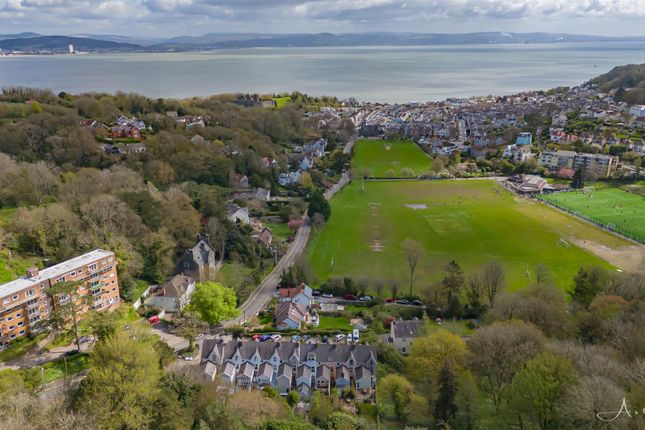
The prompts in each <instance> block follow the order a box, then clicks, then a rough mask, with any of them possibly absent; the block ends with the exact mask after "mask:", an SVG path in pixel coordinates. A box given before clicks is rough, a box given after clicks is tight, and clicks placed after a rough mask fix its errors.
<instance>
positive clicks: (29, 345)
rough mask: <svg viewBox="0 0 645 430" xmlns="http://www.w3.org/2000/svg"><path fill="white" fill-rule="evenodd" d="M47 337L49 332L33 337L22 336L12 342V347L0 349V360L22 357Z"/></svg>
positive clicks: (5, 360)
mask: <svg viewBox="0 0 645 430" xmlns="http://www.w3.org/2000/svg"><path fill="white" fill-rule="evenodd" d="M45 337H47V333H41V334H39V335H37V336H35V337H33V338H30V337H21V338H18V339H16V340H14V341H13V342H12V343H11V347H9V348H7V349H4V350H2V351H0V362H7V361H11V360H15V359H16V358H19V357H22V356H23V355H24V354H26V353H28V352H29V351H32V350H34V349H36V348H37V347H38V342H40V341H41V340H43V339H44V338H45Z"/></svg>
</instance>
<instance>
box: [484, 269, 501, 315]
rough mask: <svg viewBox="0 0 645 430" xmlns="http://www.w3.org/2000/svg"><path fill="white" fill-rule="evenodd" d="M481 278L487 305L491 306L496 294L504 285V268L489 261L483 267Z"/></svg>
mask: <svg viewBox="0 0 645 430" xmlns="http://www.w3.org/2000/svg"><path fill="white" fill-rule="evenodd" d="M483 276H484V280H485V283H486V290H487V291H486V292H487V295H488V303H489V304H490V305H491V306H492V305H493V302H494V301H495V296H496V295H497V292H498V291H499V290H501V289H502V288H503V287H504V284H505V283H506V273H505V272H504V267H502V265H501V264H500V263H499V262H498V261H495V260H491V261H489V262H488V263H486V265H485V266H484V271H483Z"/></svg>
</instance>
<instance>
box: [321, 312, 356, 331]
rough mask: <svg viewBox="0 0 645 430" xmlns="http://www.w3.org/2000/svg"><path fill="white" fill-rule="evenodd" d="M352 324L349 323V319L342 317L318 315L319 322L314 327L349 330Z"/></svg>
mask: <svg viewBox="0 0 645 430" xmlns="http://www.w3.org/2000/svg"><path fill="white" fill-rule="evenodd" d="M351 329H352V326H351V325H350V324H349V320H348V319H347V318H344V317H329V316H325V315H320V324H319V325H318V327H316V330H339V331H343V332H347V331H350V330H351Z"/></svg>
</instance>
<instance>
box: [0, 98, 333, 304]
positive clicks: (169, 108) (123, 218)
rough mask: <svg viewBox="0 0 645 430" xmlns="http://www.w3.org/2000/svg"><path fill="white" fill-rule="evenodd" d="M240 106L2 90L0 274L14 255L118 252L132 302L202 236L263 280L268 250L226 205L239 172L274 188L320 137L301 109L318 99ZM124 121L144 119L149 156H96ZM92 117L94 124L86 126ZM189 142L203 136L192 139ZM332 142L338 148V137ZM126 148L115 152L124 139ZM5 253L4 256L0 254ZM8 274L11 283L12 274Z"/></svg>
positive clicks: (52, 257)
mask: <svg viewBox="0 0 645 430" xmlns="http://www.w3.org/2000/svg"><path fill="white" fill-rule="evenodd" d="M235 98H236V95H233V94H231V95H222V96H214V97H207V98H193V99H188V100H165V99H149V98H146V97H143V96H140V95H136V94H123V93H117V94H81V95H72V94H68V93H60V94H54V93H52V92H50V91H47V90H36V89H27V88H7V89H5V90H4V91H3V93H2V94H0V215H1V216H0V253H1V254H0V255H2V257H3V258H2V260H1V261H0V268H2V266H3V265H4V266H7V267H8V266H16V267H20V266H21V264H19V260H18V259H19V258H21V257H23V258H28V259H30V260H31V261H34V260H35V261H36V262H37V263H38V265H40V266H44V265H45V262H46V264H47V265H51V264H54V263H56V262H59V261H63V260H65V259H67V258H70V257H72V256H75V255H78V254H80V253H82V252H85V251H88V250H91V249H94V248H97V247H102V248H106V249H110V250H113V251H114V252H115V253H116V255H117V258H118V262H119V266H118V267H119V276H120V284H121V288H122V295H123V297H124V298H125V299H126V300H135V299H136V297H135V291H134V289H135V285H136V283H137V282H138V280H144V281H145V282H148V283H158V282H161V281H163V280H164V279H165V278H166V277H167V276H168V275H170V274H171V273H172V271H173V270H174V267H175V263H176V260H177V258H178V256H179V255H180V254H181V253H182V252H184V250H186V249H187V248H190V247H192V246H193V245H194V244H195V242H196V238H197V237H198V235H203V236H208V237H209V239H210V241H211V243H212V245H213V247H214V249H217V250H218V251H219V250H223V253H224V255H219V257H220V258H221V257H223V258H225V259H227V260H230V261H237V262H240V263H243V264H244V265H246V266H248V267H250V268H252V269H257V270H258V273H261V272H262V271H263V270H264V269H263V268H262V267H261V266H262V264H263V260H264V259H266V258H267V257H271V256H270V254H269V253H268V252H269V251H268V250H267V249H266V247H263V246H262V245H261V244H259V243H258V242H257V241H256V240H252V239H251V229H250V228H249V227H248V226H245V225H236V224H234V223H231V222H230V221H229V220H228V219H227V217H226V204H227V202H228V201H230V200H231V199H232V193H233V192H234V191H235V186H236V181H239V178H241V177H243V176H246V177H247V178H248V183H249V187H252V188H257V187H262V188H265V189H267V190H271V191H272V192H273V194H274V195H275V194H277V193H278V192H279V189H278V175H279V173H280V172H282V171H285V170H286V169H287V168H288V159H287V154H288V152H289V151H290V148H291V147H293V146H296V145H302V144H304V143H306V142H308V141H311V140H313V139H315V138H318V137H320V134H319V132H318V130H317V129H316V128H315V127H313V126H310V125H309V124H307V123H306V119H305V116H304V115H303V113H304V110H305V109H306V108H308V107H310V106H311V105H312V104H317V103H321V101H320V100H319V99H315V98H308V97H307V96H304V95H301V94H293V95H292V100H294V102H293V103H291V104H288V105H287V106H285V107H283V108H281V109H262V108H244V107H241V106H239V105H237V104H235V103H234V100H235ZM168 112H173V113H174V117H173V116H169V115H168ZM120 115H125V116H128V117H136V118H137V119H138V120H143V121H144V122H145V124H146V128H145V129H144V130H142V134H143V138H142V144H143V145H145V149H146V150H145V152H130V153H123V154H117V155H115V154H112V153H110V152H107V151H105V150H103V149H102V145H104V144H105V143H106V142H108V143H114V142H111V141H110V140H109V138H108V136H109V133H110V126H111V125H112V124H113V123H114V121H115V119H116V118H117V117H119V116H120ZM177 117H179V118H200V119H202V120H203V121H204V126H199V127H194V128H188V127H186V126H185V125H184V124H183V123H182V122H181V121H178V120H177ZM92 121H95V122H96V123H97V124H101V126H97V127H87V126H83V125H81V124H87V123H88V122H92ZM196 135H199V140H191V139H192V138H193V137H195V136H196ZM327 137H329V138H330V141H331V144H332V145H333V137H334V136H332V135H327ZM124 140H126V142H124V143H118V142H117V143H115V146H118V147H124V146H125V145H127V144H128V143H129V142H128V141H127V139H124ZM331 147H332V148H333V146H331ZM266 160H273V161H272V162H270V163H269V162H267V161H266ZM314 173H315V172H314ZM321 176H322V174H319V175H318V176H316V175H315V174H313V178H314V181H313V182H312V183H311V184H310V185H311V186H312V187H313V186H314V185H315V184H316V183H317V184H319V183H320V180H321ZM310 182H311V181H310ZM240 204H243V205H245V206H248V207H249V209H250V210H251V212H252V213H253V214H254V215H262V214H264V213H265V212H266V211H267V210H268V208H267V207H266V205H262V204H258V203H256V202H253V201H250V202H241V203H240ZM303 209H304V208H303V207H299V206H298V202H295V203H294V204H293V205H291V204H289V205H286V206H285V207H284V208H283V210H281V213H282V214H283V215H282V216H283V217H284V218H286V220H285V222H286V221H288V219H289V217H290V216H292V215H294V214H298V213H302V210H303ZM276 210H277V209H276ZM9 251H10V254H9ZM220 253H221V252H220ZM8 255H11V259H8V258H7V259H5V258H4V257H7V256H8ZM16 261H18V262H17V263H15V264H13V262H16ZM20 270H22V269H20ZM0 272H2V270H0ZM14 272H15V273H13V276H17V275H21V274H22V271H21V272H20V273H18V272H17V271H14ZM0 274H2V273H0ZM3 276H4V279H3V281H7V280H9V279H10V278H11V276H12V273H6V272H5V273H4V275H3Z"/></svg>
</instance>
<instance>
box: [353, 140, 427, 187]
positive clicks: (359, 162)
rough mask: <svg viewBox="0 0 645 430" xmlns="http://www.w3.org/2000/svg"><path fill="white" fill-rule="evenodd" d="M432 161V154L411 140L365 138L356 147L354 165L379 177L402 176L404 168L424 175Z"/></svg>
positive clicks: (361, 170) (359, 170) (414, 173)
mask: <svg viewBox="0 0 645 430" xmlns="http://www.w3.org/2000/svg"><path fill="white" fill-rule="evenodd" d="M431 163H432V159H431V158H430V156H429V155H428V154H426V153H425V152H423V151H422V150H421V149H420V148H419V147H418V146H417V145H416V144H415V143H414V142H412V141H410V140H368V139H363V140H359V141H357V142H356V146H355V147H354V160H353V167H354V168H355V169H356V170H357V171H358V172H359V174H360V173H361V172H363V171H364V170H367V171H369V175H370V176H374V177H377V178H385V177H394V178H402V177H404V176H405V175H403V174H402V173H401V169H403V168H408V169H410V170H412V172H413V176H418V175H422V174H425V173H428V172H429V171H430V167H431ZM390 171H391V172H390ZM388 173H390V174H388Z"/></svg>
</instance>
